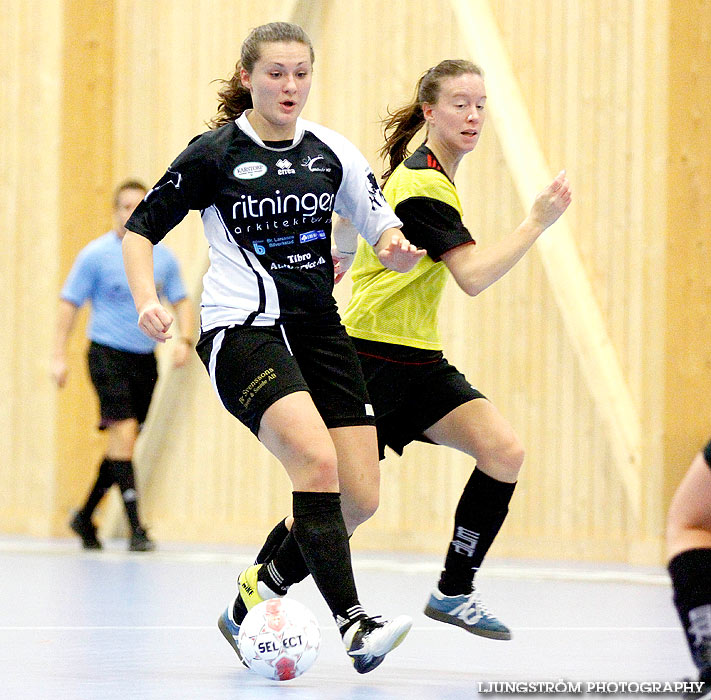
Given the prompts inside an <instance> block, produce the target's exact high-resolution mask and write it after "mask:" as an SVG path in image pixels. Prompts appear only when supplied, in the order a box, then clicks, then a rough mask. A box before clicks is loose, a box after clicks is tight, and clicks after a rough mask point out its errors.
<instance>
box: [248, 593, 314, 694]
mask: <svg viewBox="0 0 711 700" xmlns="http://www.w3.org/2000/svg"><path fill="white" fill-rule="evenodd" d="M320 646H321V630H320V628H319V626H318V622H316V618H315V617H314V614H313V613H312V612H311V611H310V610H309V609H308V608H307V607H306V606H304V605H302V604H301V603H299V602H298V601H296V600H291V599H288V598H272V599H271V600H265V601H264V602H262V603H259V605H255V606H254V607H253V608H252V609H251V610H250V611H249V612H248V613H247V615H246V616H245V618H244V620H243V621H242V624H241V625H240V628H239V649H240V653H241V654H242V658H243V659H244V661H245V663H246V664H247V666H249V668H250V669H251V670H252V671H254V672H255V673H258V674H259V675H260V676H264V677H265V678H270V679H271V680H274V681H288V680H291V679H292V678H296V677H297V676H300V675H301V674H302V673H304V671H307V670H308V669H309V668H310V667H311V664H313V662H314V661H315V660H316V657H317V656H318V650H319V647H320Z"/></svg>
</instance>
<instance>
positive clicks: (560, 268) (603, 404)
mask: <svg viewBox="0 0 711 700" xmlns="http://www.w3.org/2000/svg"><path fill="white" fill-rule="evenodd" d="M450 2H451V6H452V9H453V11H454V13H455V15H456V17H457V20H458V26H459V28H460V31H461V33H462V36H463V37H464V38H465V40H466V41H467V43H468V45H469V47H470V49H471V54H472V57H473V58H474V60H476V61H480V62H481V63H482V65H483V66H485V73H486V79H487V80H486V90H487V95H488V101H487V109H488V111H489V112H490V113H491V117H492V122H493V124H494V129H495V130H496V132H497V134H498V137H499V142H500V145H501V149H502V151H503V153H504V157H505V159H506V163H507V165H508V167H509V170H510V172H511V177H512V179H513V181H514V184H515V186H516V189H517V191H518V195H519V197H520V199H521V202H522V203H523V205H524V207H529V206H530V205H531V203H532V202H533V199H534V198H535V196H536V195H537V194H538V192H539V191H540V190H541V189H542V187H543V186H545V184H547V182H549V181H550V179H552V177H553V174H552V173H551V170H550V167H549V164H548V163H547V162H546V158H545V156H544V155H543V150H542V148H541V145H540V143H539V141H538V137H537V135H536V131H535V129H534V127H533V123H532V121H531V117H530V115H529V113H528V110H527V108H526V104H525V102H524V99H523V95H522V93H521V89H520V87H519V84H518V80H517V78H516V76H515V74H514V71H513V68H512V65H511V61H510V59H509V56H508V53H507V51H506V47H505V45H504V42H503V39H502V37H501V33H500V31H499V28H498V25H497V23H496V19H495V17H494V15H493V13H492V11H491V7H490V5H489V2H488V0H450ZM572 185H573V188H574V187H575V183H574V182H573V183H572ZM573 206H575V203H574V202H573ZM537 248H538V251H539V253H540V256H541V260H542V262H543V266H544V268H545V271H546V275H547V278H548V281H549V284H550V286H551V289H552V291H553V295H554V298H555V300H556V303H557V305H558V308H559V309H560V313H561V316H562V319H563V322H564V324H565V328H566V330H567V333H568V336H569V338H570V341H571V343H572V345H573V348H574V350H575V352H576V354H577V357H578V360H579V363H580V369H581V372H582V374H583V377H584V378H585V381H586V383H587V386H588V389H589V391H590V394H591V396H592V398H593V400H594V402H595V405H596V408H597V411H598V414H599V416H600V418H601V420H602V422H603V424H604V427H605V430H606V433H607V436H608V439H609V441H610V447H611V451H612V454H613V456H614V460H615V467H616V469H617V471H618V473H619V475H620V477H621V479H622V483H623V484H624V487H625V492H626V496H627V499H628V501H629V504H630V506H631V509H632V512H633V514H634V516H635V517H636V518H639V517H640V512H641V475H640V471H641V452H642V449H641V427H640V420H639V414H638V411H637V408H636V407H635V404H634V401H633V400H632V396H631V394H630V391H629V388H628V384H627V381H626V378H625V376H624V373H623V372H622V368H621V366H620V362H619V359H618V357H617V354H616V351H615V348H614V347H613V344H612V341H611V339H610V337H609V335H608V333H607V329H606V327H605V321H604V319H603V316H602V313H601V311H600V308H599V307H598V305H597V302H596V300H595V296H594V294H593V289H592V286H591V284H590V281H589V279H588V276H587V273H586V271H585V268H584V266H583V264H582V261H581V259H580V255H579V253H578V250H577V247H576V245H575V241H574V238H573V235H572V232H571V230H570V226H569V224H568V222H567V220H566V217H565V216H563V217H562V218H561V219H560V220H559V221H558V222H557V223H556V224H555V226H554V230H552V231H549V232H546V233H544V234H543V236H541V238H540V239H539V240H538V242H537Z"/></svg>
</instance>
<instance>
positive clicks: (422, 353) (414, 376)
mask: <svg viewBox="0 0 711 700" xmlns="http://www.w3.org/2000/svg"><path fill="white" fill-rule="evenodd" d="M353 343H354V345H355V347H356V350H357V351H358V357H359V359H360V363H361V365H362V367H363V373H364V375H365V379H366V384H367V387H368V394H369V395H370V400H371V402H372V404H373V409H374V411H375V417H376V426H377V429H378V449H379V450H380V459H383V458H384V457H385V446H386V445H387V446H388V447H390V448H391V449H393V450H395V452H397V453H398V454H402V451H403V449H404V448H405V445H408V444H409V443H411V442H413V441H415V440H419V441H420V442H430V443H431V442H432V441H431V440H429V439H428V438H427V437H426V436H425V435H424V431H425V430H427V428H429V427H431V426H432V425H434V424H435V423H436V422H437V421H438V420H440V419H441V418H444V417H445V416H446V415H447V414H448V413H449V412H450V411H453V410H454V409H455V408H457V407H458V406H461V405H462V404H464V403H467V402H468V401H471V400H472V399H483V398H486V397H485V396H484V394H482V393H481V392H480V391H479V390H478V389H475V388H474V387H473V386H472V385H471V384H470V383H469V382H468V381H467V379H466V377H465V376H464V375H463V374H462V373H461V372H460V371H459V370H457V368H456V367H454V366H453V365H450V364H449V362H447V360H446V359H445V358H444V357H443V355H442V353H441V352H439V351H430V350H418V349H416V348H406V347H404V346H401V345H392V344H389V343H378V342H374V341H370V340H361V339H360V338H353Z"/></svg>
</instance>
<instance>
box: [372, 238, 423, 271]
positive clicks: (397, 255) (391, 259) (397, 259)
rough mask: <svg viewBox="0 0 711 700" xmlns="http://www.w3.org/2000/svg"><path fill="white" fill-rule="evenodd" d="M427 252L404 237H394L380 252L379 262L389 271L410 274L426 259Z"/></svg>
mask: <svg viewBox="0 0 711 700" xmlns="http://www.w3.org/2000/svg"><path fill="white" fill-rule="evenodd" d="M425 253H426V251H424V250H422V249H421V248H418V247H417V246H414V245H412V243H410V241H408V240H407V238H403V237H402V235H399V236H398V235H393V236H392V237H391V238H390V242H389V243H388V244H387V245H386V246H383V247H382V248H380V250H379V251H378V260H380V262H381V264H382V265H383V266H384V267H387V268H388V270H394V271H395V272H409V271H410V270H412V268H413V267H415V265H417V263H418V262H419V261H420V259H421V258H422V257H424V255H425Z"/></svg>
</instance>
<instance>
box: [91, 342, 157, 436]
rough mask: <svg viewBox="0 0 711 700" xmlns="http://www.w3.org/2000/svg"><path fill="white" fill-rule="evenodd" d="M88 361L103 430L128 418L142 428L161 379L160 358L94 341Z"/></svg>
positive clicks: (100, 425)
mask: <svg viewBox="0 0 711 700" xmlns="http://www.w3.org/2000/svg"><path fill="white" fill-rule="evenodd" d="M88 360H89V375H90V376H91V381H92V383H93V384H94V388H95V389H96V393H97V394H98V395H99V409H100V412H101V422H100V423H99V429H100V430H104V429H105V428H107V427H108V426H109V425H111V424H112V423H116V422H118V421H121V420H126V419H128V418H135V419H136V420H137V421H138V424H139V425H141V424H142V423H143V422H144V421H145V420H146V415H147V414H148V407H149V406H150V405H151V398H152V396H153V390H154V389H155V386H156V381H157V380H158V367H157V363H156V356H155V355H154V354H153V353H152V352H149V353H136V352H126V351H125V350H117V349H116V348H110V347H109V346H108V345H100V344H99V343H94V342H92V343H91V344H90V345H89V355H88Z"/></svg>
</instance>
